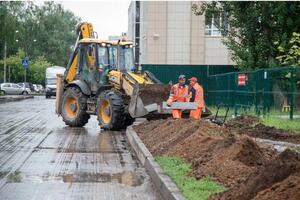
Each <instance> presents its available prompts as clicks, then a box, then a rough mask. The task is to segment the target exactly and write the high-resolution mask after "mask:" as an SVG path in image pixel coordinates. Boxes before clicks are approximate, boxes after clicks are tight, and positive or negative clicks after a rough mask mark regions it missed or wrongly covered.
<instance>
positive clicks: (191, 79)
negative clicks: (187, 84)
mask: <svg viewBox="0 0 300 200" xmlns="http://www.w3.org/2000/svg"><path fill="white" fill-rule="evenodd" d="M189 81H195V82H198V79H197V78H196V77H192V78H190V79H189Z"/></svg>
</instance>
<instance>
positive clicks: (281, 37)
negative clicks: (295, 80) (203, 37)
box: [192, 1, 300, 69]
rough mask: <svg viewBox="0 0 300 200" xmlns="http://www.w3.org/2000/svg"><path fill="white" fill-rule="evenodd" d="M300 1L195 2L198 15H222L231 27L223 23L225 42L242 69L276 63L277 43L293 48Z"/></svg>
mask: <svg viewBox="0 0 300 200" xmlns="http://www.w3.org/2000/svg"><path fill="white" fill-rule="evenodd" d="M299 6H300V2H296V1H294V2H291V1H289V2H272V1H269V2H259V1H240V2H236V1H228V2H216V1H214V2H204V3H201V4H199V3H195V4H193V6H192V10H193V12H194V13H195V14H196V15H203V14H205V15H206V16H207V17H213V16H217V15H219V16H220V15H221V16H223V17H224V19H225V21H226V23H227V24H228V26H222V25H220V26H219V27H218V28H219V29H220V31H221V33H222V35H223V36H224V40H223V42H224V44H225V45H226V46H227V47H228V48H229V50H231V52H232V59H233V60H234V61H236V63H237V64H238V66H239V67H240V68H243V69H256V68H264V67H272V66H277V65H278V61H277V60H276V57H277V56H279V55H280V52H279V50H278V49H277V46H276V45H275V44H274V43H275V42H277V43H278V45H280V46H281V47H282V48H283V49H284V50H287V49H290V48H291V46H292V45H291V44H290V43H289V41H290V39H291V37H292V33H293V32H297V31H298V30H299V27H300V18H299V16H300V9H299Z"/></svg>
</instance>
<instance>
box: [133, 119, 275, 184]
mask: <svg viewBox="0 0 300 200" xmlns="http://www.w3.org/2000/svg"><path fill="white" fill-rule="evenodd" d="M135 130H136V131H137V133H138V135H139V136H140V137H141V139H142V141H143V142H144V143H145V144H146V146H147V148H148V149H149V150H150V152H151V153H153V154H154V155H162V154H167V155H172V156H181V157H183V158H185V159H186V160H187V161H189V162H190V163H192V168H193V170H192V172H191V175H192V176H194V177H196V178H197V179H200V178H202V177H205V176H213V177H215V178H216V179H217V180H218V181H219V182H221V183H222V184H224V185H225V186H228V187H231V186H233V185H235V184H237V183H240V182H242V181H244V180H246V179H247V177H248V176H249V175H250V174H251V173H252V172H253V171H255V170H256V168H258V167H260V166H261V165H263V164H265V163H266V162H267V161H268V160H269V159H270V158H271V157H272V156H273V155H274V152H273V151H272V150H268V149H263V148H260V147H259V146H258V145H257V144H256V143H255V142H254V141H253V140H252V139H250V138H249V137H247V136H239V135H233V134H230V133H229V132H228V131H227V130H226V129H224V128H222V127H219V126H216V125H215V124H212V123H210V122H206V121H202V120H201V121H195V120H189V119H181V120H176V121H174V120H170V119H169V120H157V121H152V122H146V123H144V124H141V125H139V126H136V127H135Z"/></svg>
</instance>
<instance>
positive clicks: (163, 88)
mask: <svg viewBox="0 0 300 200" xmlns="http://www.w3.org/2000/svg"><path fill="white" fill-rule="evenodd" d="M169 94H170V86H169V85H162V84H147V85H139V84H136V85H134V88H133V93H132V95H131V100H130V104H129V114H130V115H131V117H133V118H136V117H147V115H148V114H151V113H155V112H156V111H157V109H158V106H159V105H160V104H162V102H163V101H166V100H167V99H168V97H169Z"/></svg>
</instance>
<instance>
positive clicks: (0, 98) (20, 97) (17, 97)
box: [0, 95, 33, 104]
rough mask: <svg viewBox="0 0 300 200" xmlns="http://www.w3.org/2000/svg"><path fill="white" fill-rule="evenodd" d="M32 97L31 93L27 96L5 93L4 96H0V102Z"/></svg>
mask: <svg viewBox="0 0 300 200" xmlns="http://www.w3.org/2000/svg"><path fill="white" fill-rule="evenodd" d="M31 98H33V96H32V95H29V96H23V95H20V96H9V95H5V96H0V104H1V103H7V102H12V101H20V100H24V99H31Z"/></svg>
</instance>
